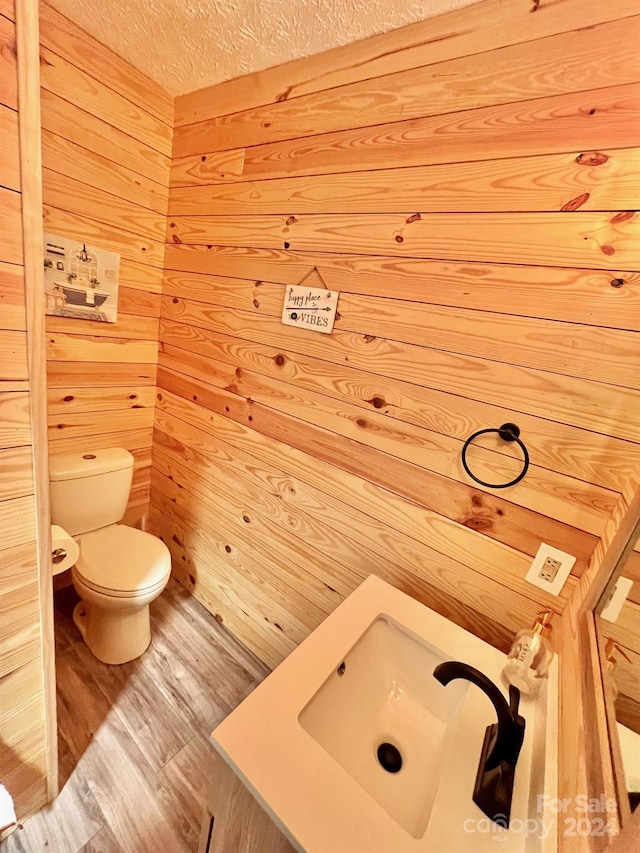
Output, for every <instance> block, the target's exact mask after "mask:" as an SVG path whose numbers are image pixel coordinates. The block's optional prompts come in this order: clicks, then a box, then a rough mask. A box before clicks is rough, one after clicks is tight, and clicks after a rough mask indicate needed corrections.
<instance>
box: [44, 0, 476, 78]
mask: <svg viewBox="0 0 640 853" xmlns="http://www.w3.org/2000/svg"><path fill="white" fill-rule="evenodd" d="M50 2H52V5H53V6H55V7H56V9H58V10H59V11H60V12H62V13H63V14H64V15H66V16H67V17H69V18H72V19H73V20H74V21H76V23H77V24H79V25H80V26H81V27H82V28H83V29H84V30H86V31H87V32H89V33H90V34H91V35H93V36H95V37H96V38H97V39H98V40H99V41H101V42H102V43H103V44H106V45H107V46H108V47H110V48H111V49H112V50H114V51H115V52H116V53H118V54H119V55H120V56H122V57H124V58H125V59H127V60H128V61H129V62H131V64H132V65H135V66H136V67H137V68H139V69H140V70H141V71H144V72H145V73H146V74H147V75H148V76H149V77H151V78H152V79H153V80H156V81H157V82H158V83H160V85H161V86H163V87H164V89H166V91H168V92H169V93H170V94H172V95H181V94H184V93H186V92H193V91H194V90H195V89H201V88H203V87H204V86H210V85H212V84H214V83H221V82H222V81H223V80H230V79H232V78H233V77H240V76H242V75H243V74H249V73H251V72H252V71H260V70H262V69H263V68H268V67H270V66H272V65H279V64H280V63H282V62H288V61H289V60H291V59H297V58H299V57H301V56H310V55H311V54H314V53H320V52H322V51H323V50H328V49H329V48H331V47H337V46H338V45H342V44H348V43H349V42H354V41H358V40H359V39H363V38H366V37H367V36H371V35H374V34H376V33H381V32H385V31H386V30H391V29H395V28H396V27H401V26H403V25H404V24H410V23H413V22H414V21H420V20H423V19H424V18H429V17H432V16H433V15H439V14H442V13H443V12H447V11H450V10H451V9H457V8H458V7H460V6H468V5H470V4H471V3H473V2H477V0H89V2H87V0H50Z"/></svg>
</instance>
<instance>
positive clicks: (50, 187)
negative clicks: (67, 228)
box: [42, 169, 165, 241]
mask: <svg viewBox="0 0 640 853" xmlns="http://www.w3.org/2000/svg"><path fill="white" fill-rule="evenodd" d="M85 178H87V179H89V175H85ZM42 181H43V183H42V187H43V201H44V204H45V205H47V206H49V207H54V208H58V209H59V210H65V211H67V213H72V214H74V215H77V216H82V217H86V218H87V219H91V220H93V221H95V222H99V223H100V224H102V225H106V226H107V227H109V228H115V229H117V230H122V231H128V232H131V233H132V234H136V235H139V236H141V237H143V238H146V239H148V240H154V241H155V240H160V241H162V240H163V239H164V231H165V218H164V216H161V215H160V214H158V213H156V212H155V211H153V210H147V208H145V207H142V206H141V205H139V204H134V203H132V202H131V201H129V200H128V199H120V198H118V197H117V196H115V195H112V194H111V193H110V192H104V191H103V190H100V189H96V188H95V187H93V186H91V185H90V184H89V183H83V182H81V181H78V180H70V179H69V178H68V177H67V176H66V175H60V174H58V173H57V172H52V171H50V170H49V169H44V170H43V176H42Z"/></svg>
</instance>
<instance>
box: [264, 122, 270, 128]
mask: <svg viewBox="0 0 640 853" xmlns="http://www.w3.org/2000/svg"><path fill="white" fill-rule="evenodd" d="M262 126H263V127H271V122H270V121H265V122H264V123H263V125H262Z"/></svg>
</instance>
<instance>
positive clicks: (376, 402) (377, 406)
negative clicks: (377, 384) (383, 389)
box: [367, 396, 386, 409]
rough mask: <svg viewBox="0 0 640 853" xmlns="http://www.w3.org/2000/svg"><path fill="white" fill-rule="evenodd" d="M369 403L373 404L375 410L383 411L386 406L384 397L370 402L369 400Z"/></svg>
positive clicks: (374, 398)
mask: <svg viewBox="0 0 640 853" xmlns="http://www.w3.org/2000/svg"><path fill="white" fill-rule="evenodd" d="M367 402H368V403H371V405H372V406H373V408H374V409H381V408H382V407H383V406H384V404H385V402H386V401H385V399H384V397H378V396H376V397H372V398H371V399H370V400H367Z"/></svg>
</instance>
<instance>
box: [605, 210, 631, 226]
mask: <svg viewBox="0 0 640 853" xmlns="http://www.w3.org/2000/svg"><path fill="white" fill-rule="evenodd" d="M634 216H635V212H634V211H633V210H623V211H622V212H621V213H616V215H615V216H614V217H613V219H612V220H611V224H614V223H616V222H628V221H629V219H633V217H634Z"/></svg>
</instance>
